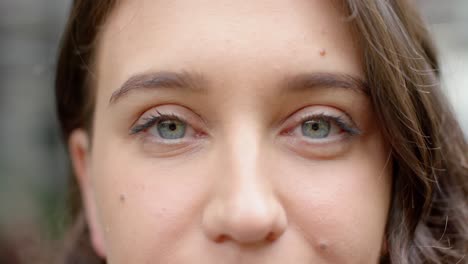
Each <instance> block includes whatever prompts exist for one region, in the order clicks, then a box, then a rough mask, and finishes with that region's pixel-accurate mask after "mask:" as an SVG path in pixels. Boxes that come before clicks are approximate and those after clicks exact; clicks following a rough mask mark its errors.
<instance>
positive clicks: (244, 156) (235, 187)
mask: <svg viewBox="0 0 468 264" xmlns="http://www.w3.org/2000/svg"><path fill="white" fill-rule="evenodd" d="M232 145H235V147H232V148H231V149H230V150H229V151H225V152H224V153H223V155H217V157H221V158H217V161H216V162H215V164H217V165H216V168H217V169H216V171H217V172H218V173H217V174H216V178H217V179H218V180H217V182H216V184H215V187H214V188H213V189H214V191H213V192H212V193H213V195H212V196H211V197H210V199H209V200H208V202H207V204H206V206H205V208H204V211H203V220H202V225H203V229H204V232H205V234H206V235H207V236H208V237H209V239H211V240H212V241H215V242H217V243H222V242H227V241H230V242H234V243H238V244H258V243H265V242H266V243H268V242H270V243H271V242H273V241H275V240H277V239H279V238H280V237H281V235H282V234H283V233H284V231H285V229H286V226H287V219H286V214H285V210H284V208H283V206H282V204H281V202H280V200H279V199H278V198H277V197H276V196H275V194H274V190H273V189H274V188H273V184H272V183H271V180H270V177H269V176H270V175H267V174H268V170H267V169H266V168H268V167H266V166H262V157H261V155H259V154H260V152H259V148H258V147H257V146H258V145H259V144H258V141H256V142H255V141H254V140H251V141H250V143H249V140H244V141H243V142H238V144H236V143H233V144H232ZM232 145H231V146H232ZM227 153H230V154H227ZM263 160H265V159H263ZM265 165H267V164H265ZM262 171H263V173H262Z"/></svg>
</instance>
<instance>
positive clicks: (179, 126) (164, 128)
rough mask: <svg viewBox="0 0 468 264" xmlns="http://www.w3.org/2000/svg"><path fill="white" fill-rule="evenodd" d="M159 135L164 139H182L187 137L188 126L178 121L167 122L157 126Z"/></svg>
mask: <svg viewBox="0 0 468 264" xmlns="http://www.w3.org/2000/svg"><path fill="white" fill-rule="evenodd" d="M156 127H157V130H158V134H159V136H160V137H161V138H163V139H180V138H183V137H184V135H185V131H186V127H187V125H186V124H185V123H183V122H181V121H178V120H165V121H161V122H159V123H158V124H157V126H156Z"/></svg>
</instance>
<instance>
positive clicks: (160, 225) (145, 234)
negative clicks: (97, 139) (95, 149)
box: [93, 149, 206, 263]
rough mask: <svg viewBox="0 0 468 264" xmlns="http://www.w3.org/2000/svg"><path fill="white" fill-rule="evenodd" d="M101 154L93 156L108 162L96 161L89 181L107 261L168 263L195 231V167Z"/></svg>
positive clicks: (198, 201) (198, 190)
mask: <svg viewBox="0 0 468 264" xmlns="http://www.w3.org/2000/svg"><path fill="white" fill-rule="evenodd" d="M110 153H113V154H112V155H109V154H110ZM107 154H108V155H103V154H101V155H99V154H97V155H96V156H97V157H112V158H108V159H106V158H100V159H99V161H98V162H96V163H95V164H98V166H96V167H95V168H94V171H93V175H95V177H94V179H95V181H94V185H95V186H96V187H95V193H96V196H97V197H96V200H97V203H98V211H99V212H100V214H101V215H100V218H101V223H105V225H103V229H104V233H105V234H104V236H105V241H106V244H107V246H108V248H107V250H108V257H109V258H112V259H115V260H118V261H119V262H116V263H121V261H123V262H122V263H146V262H145V261H147V259H148V258H149V257H151V256H157V257H158V259H161V258H164V257H168V258H170V255H171V253H172V250H175V249H176V247H174V245H175V244H176V243H179V242H182V241H181V240H182V239H181V237H183V236H185V235H186V234H187V233H189V232H190V231H192V230H194V229H195V228H194V227H193V225H196V224H197V223H196V222H195V221H193V219H197V214H198V213H199V212H200V211H201V206H202V204H203V201H204V199H205V197H204V194H205V193H206V191H205V190H206V186H205V185H204V183H203V181H200V180H199V179H200V177H199V176H200V175H194V174H196V173H197V172H199V171H200V170H198V169H197V170H195V168H199V165H198V167H197V161H195V160H192V161H190V160H185V161H181V160H177V164H178V165H177V164H173V163H171V162H168V161H164V162H160V161H158V160H155V159H149V158H141V157H138V155H132V154H130V153H125V152H123V151H122V150H120V151H119V150H111V149H109V153H107ZM180 164H184V165H183V166H180ZM198 164H200V162H199V161H198ZM126 260H128V261H126ZM111 263H114V262H111Z"/></svg>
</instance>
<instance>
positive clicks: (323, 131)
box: [302, 118, 330, 138]
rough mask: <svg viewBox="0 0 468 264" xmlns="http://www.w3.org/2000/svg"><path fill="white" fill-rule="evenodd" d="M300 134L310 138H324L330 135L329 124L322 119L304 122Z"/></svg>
mask: <svg viewBox="0 0 468 264" xmlns="http://www.w3.org/2000/svg"><path fill="white" fill-rule="evenodd" d="M302 133H303V134H304V135H305V136H307V137H310V138H326V137H327V136H328V134H330V122H329V121H328V120H325V119H323V118H320V119H313V120H309V121H306V122H304V123H303V124H302Z"/></svg>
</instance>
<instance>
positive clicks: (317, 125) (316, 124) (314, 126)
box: [312, 123, 320, 130]
mask: <svg viewBox="0 0 468 264" xmlns="http://www.w3.org/2000/svg"><path fill="white" fill-rule="evenodd" d="M319 128H320V125H319V124H318V123H313V124H312V129H313V130H319Z"/></svg>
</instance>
